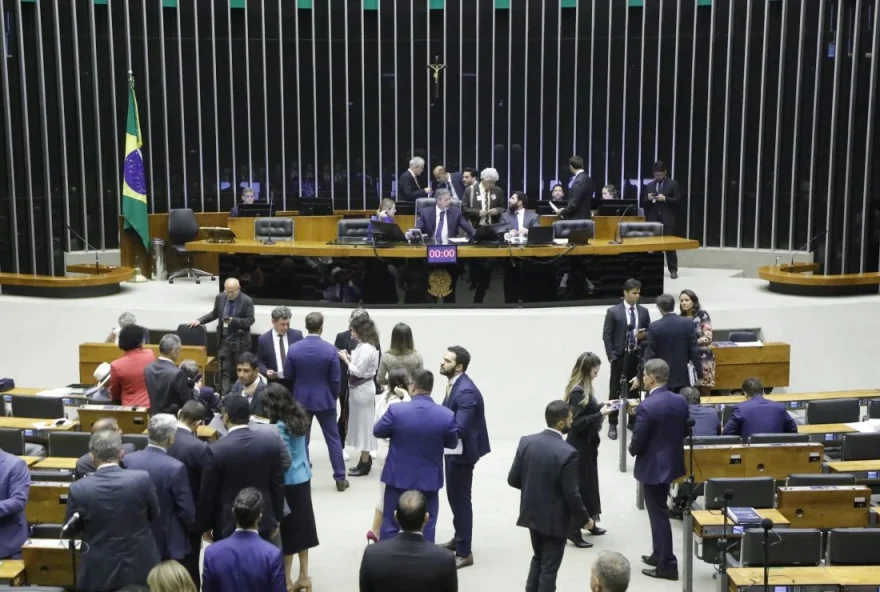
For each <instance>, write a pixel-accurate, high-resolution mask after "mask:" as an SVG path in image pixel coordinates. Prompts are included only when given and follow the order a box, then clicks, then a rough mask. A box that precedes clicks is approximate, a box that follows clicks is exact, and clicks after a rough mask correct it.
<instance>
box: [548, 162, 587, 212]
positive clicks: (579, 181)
mask: <svg viewBox="0 0 880 592" xmlns="http://www.w3.org/2000/svg"><path fill="white" fill-rule="evenodd" d="M568 170H569V171H571V174H572V176H573V177H574V179H573V180H572V182H571V187H570V188H569V190H568V205H567V206H565V207H564V208H560V209H559V210H557V211H556V214H557V215H558V216H559V217H560V218H562V219H563V220H589V219H591V218H592V217H593V194H594V193H595V191H596V189H595V187H593V180H592V179H590V176H589V175H587V172H586V171H585V170H584V159H583V158H581V157H580V156H572V157H571V158H569V159H568ZM551 205H552V204H551Z"/></svg>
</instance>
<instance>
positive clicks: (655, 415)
mask: <svg viewBox="0 0 880 592" xmlns="http://www.w3.org/2000/svg"><path fill="white" fill-rule="evenodd" d="M689 415H690V412H689V410H688V403H687V400H686V399H685V398H684V397H682V396H681V395H676V394H675V393H673V392H672V391H670V390H669V389H667V388H666V387H660V388H656V389H654V390H653V391H652V392H651V393H650V394H649V395H648V396H647V397H645V400H644V401H642V403H641V405H639V406H638V407H637V408H636V427H635V429H634V430H633V434H632V440H631V441H630V443H629V453H630V454H632V455H633V456H635V457H636V465H635V467H634V468H633V476H634V477H635V478H636V481H641V482H642V483H645V484H647V485H657V484H662V483H667V484H668V483H672V482H673V481H675V480H676V479H678V478H679V477H681V476H682V475H684V474H685V468H684V439H685V438H686V437H687V419H688V417H689Z"/></svg>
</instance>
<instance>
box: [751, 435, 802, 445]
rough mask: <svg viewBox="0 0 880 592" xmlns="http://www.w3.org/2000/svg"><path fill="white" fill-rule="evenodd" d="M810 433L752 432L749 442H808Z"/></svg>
mask: <svg viewBox="0 0 880 592" xmlns="http://www.w3.org/2000/svg"><path fill="white" fill-rule="evenodd" d="M809 441H810V434H752V435H751V436H750V437H749V444H793V443H795V442H809Z"/></svg>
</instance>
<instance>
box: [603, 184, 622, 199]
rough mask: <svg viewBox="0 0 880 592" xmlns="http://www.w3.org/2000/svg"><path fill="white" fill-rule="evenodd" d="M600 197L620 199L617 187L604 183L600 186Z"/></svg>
mask: <svg viewBox="0 0 880 592" xmlns="http://www.w3.org/2000/svg"><path fill="white" fill-rule="evenodd" d="M602 199H620V196H619V195H618V194H617V187H615V186H614V185H606V186H605V187H603V188H602Z"/></svg>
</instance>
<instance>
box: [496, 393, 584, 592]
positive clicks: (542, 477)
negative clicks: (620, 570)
mask: <svg viewBox="0 0 880 592" xmlns="http://www.w3.org/2000/svg"><path fill="white" fill-rule="evenodd" d="M544 421H545V422H546V424H547V429H546V430H544V431H543V432H541V433H539V434H534V435H532V436H525V437H523V438H521V439H520V441H519V446H518V447H517V449H516V456H515V457H514V459H513V465H512V466H511V467H510V473H509V474H508V475H507V484H508V485H510V486H511V487H513V488H515V489H519V490H520V492H521V493H520V501H519V518H518V519H517V521H516V525H517V526H522V527H525V528H528V529H529V535H530V536H531V539H532V551H533V552H534V555H532V562H531V565H530V567H529V576H528V579H527V580H526V592H553V591H554V590H556V572H558V571H559V566H560V565H562V555H563V554H564V553H565V538H566V536H568V534H569V532H571V525H572V524H583V525H584V528H586V529H591V528H593V527H594V526H595V525H596V524H595V522H593V520H592V518H590V515H589V513H588V512H587V508H586V507H585V506H584V500H583V499H582V498H581V494H580V490H579V489H578V475H577V458H578V454H577V451H576V450H575V449H574V447H572V446H571V445H570V444H568V443H567V442H566V441H565V434H567V433H568V432H569V430H570V429H571V409H569V407H568V405H567V404H566V403H565V402H564V401H553V402H552V403H550V404H549V405H547V408H546V410H545V411H544Z"/></svg>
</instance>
